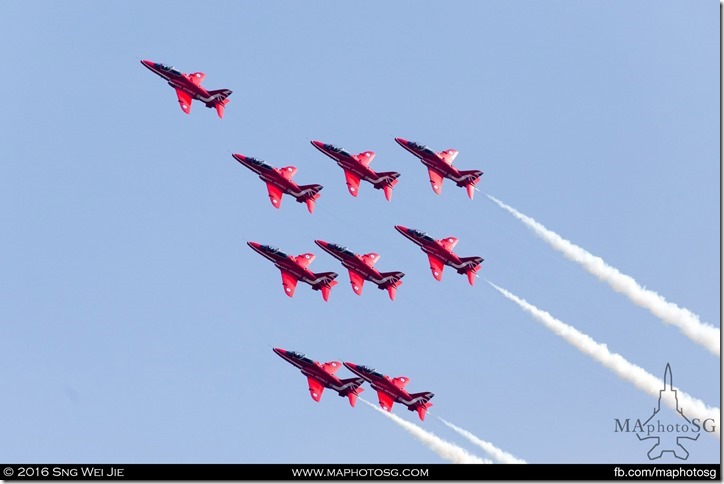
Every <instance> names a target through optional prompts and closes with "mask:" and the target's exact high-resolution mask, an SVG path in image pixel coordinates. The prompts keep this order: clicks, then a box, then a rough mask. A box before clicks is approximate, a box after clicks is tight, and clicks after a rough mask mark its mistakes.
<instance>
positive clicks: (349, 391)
mask: <svg viewBox="0 0 724 484" xmlns="http://www.w3.org/2000/svg"><path fill="white" fill-rule="evenodd" d="M341 381H342V385H343V386H344V387H345V389H344V390H342V391H340V392H339V396H340V397H347V398H349V404H350V405H351V406H353V407H354V405H355V404H356V403H357V397H358V396H359V395H360V393H362V392H363V391H365V389H364V388H360V385H362V384H363V383H364V379H362V378H346V379H344V380H341Z"/></svg>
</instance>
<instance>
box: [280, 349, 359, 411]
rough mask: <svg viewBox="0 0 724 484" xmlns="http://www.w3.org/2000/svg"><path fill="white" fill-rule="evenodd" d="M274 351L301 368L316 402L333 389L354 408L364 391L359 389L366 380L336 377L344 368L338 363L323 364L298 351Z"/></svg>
mask: <svg viewBox="0 0 724 484" xmlns="http://www.w3.org/2000/svg"><path fill="white" fill-rule="evenodd" d="M272 349H273V350H274V353H276V354H277V355H279V356H281V357H282V358H284V360H286V361H287V362H289V363H291V364H292V365H294V366H296V367H297V368H299V371H301V372H302V374H303V375H304V376H306V377H307V380H308V382H309V393H310V395H311V397H312V399H313V400H314V401H316V402H318V401H320V400H321V398H322V393H323V392H324V389H325V388H331V389H332V390H334V391H336V392H337V393H338V394H339V396H340V397H348V398H349V403H350V405H352V406H353V407H354V405H355V403H356V401H357V396H359V394H360V393H362V392H363V391H364V389H362V388H359V387H360V385H362V384H363V383H364V379H362V378H347V379H344V380H342V379H340V378H337V376H335V372H336V371H337V370H338V369H339V368H341V367H342V364H341V363H340V362H338V361H329V362H327V363H324V364H322V363H319V362H318V361H314V360H312V359H311V358H308V357H307V356H306V355H303V354H301V353H297V352H296V351H287V350H284V349H282V348H272Z"/></svg>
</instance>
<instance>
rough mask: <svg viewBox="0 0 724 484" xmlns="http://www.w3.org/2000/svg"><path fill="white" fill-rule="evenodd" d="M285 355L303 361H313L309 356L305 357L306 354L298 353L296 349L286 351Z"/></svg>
mask: <svg viewBox="0 0 724 484" xmlns="http://www.w3.org/2000/svg"><path fill="white" fill-rule="evenodd" d="M287 356H289V357H290V358H294V359H295V360H302V361H303V362H305V363H314V360H312V359H311V358H307V355H305V354H304V353H298V352H296V351H287Z"/></svg>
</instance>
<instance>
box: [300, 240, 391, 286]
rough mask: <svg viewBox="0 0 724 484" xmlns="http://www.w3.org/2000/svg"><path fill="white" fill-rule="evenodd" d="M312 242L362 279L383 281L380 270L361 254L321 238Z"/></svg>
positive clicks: (376, 281)
mask: <svg viewBox="0 0 724 484" xmlns="http://www.w3.org/2000/svg"><path fill="white" fill-rule="evenodd" d="M314 243H315V244H317V245H318V246H320V247H321V248H322V249H323V250H324V251H325V252H326V253H328V254H329V255H331V256H332V257H334V258H335V259H338V260H339V261H340V262H341V263H342V265H343V266H344V267H345V268H346V269H348V270H350V271H354V272H356V273H358V274H359V275H361V276H362V277H363V278H364V279H366V280H368V281H371V282H374V283H375V284H377V285H381V284H384V283H385V281H384V280H383V278H382V274H380V271H378V270H377V269H375V268H374V267H372V266H371V265H369V264H368V263H366V262H365V261H364V260H363V259H362V256H361V255H359V254H355V253H354V252H352V251H351V250H349V249H347V248H346V247H342V246H340V245H337V244H333V243H329V242H325V241H323V240H315V241H314Z"/></svg>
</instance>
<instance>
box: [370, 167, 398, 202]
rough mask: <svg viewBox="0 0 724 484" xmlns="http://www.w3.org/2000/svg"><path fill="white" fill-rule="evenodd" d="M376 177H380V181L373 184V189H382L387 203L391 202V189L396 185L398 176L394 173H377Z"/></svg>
mask: <svg viewBox="0 0 724 484" xmlns="http://www.w3.org/2000/svg"><path fill="white" fill-rule="evenodd" d="M377 175H378V176H379V177H380V181H379V182H377V183H376V184H375V188H382V190H383V191H384V192H385V198H386V199H387V201H390V200H392V187H394V186H395V185H397V179H398V178H399V177H400V174H399V173H397V172H396V171H383V172H379V173H377Z"/></svg>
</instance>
